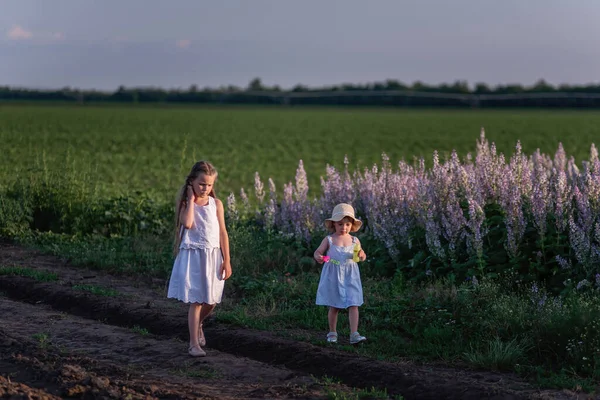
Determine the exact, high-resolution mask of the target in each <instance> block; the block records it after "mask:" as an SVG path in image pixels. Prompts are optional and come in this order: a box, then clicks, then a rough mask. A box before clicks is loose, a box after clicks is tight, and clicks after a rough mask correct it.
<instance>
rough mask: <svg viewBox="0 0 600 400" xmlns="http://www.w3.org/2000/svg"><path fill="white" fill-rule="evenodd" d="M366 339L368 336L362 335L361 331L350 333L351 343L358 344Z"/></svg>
mask: <svg viewBox="0 0 600 400" xmlns="http://www.w3.org/2000/svg"><path fill="white" fill-rule="evenodd" d="M365 340H367V338H366V337H364V336H360V333H358V332H353V333H352V334H351V335H350V344H357V343H360V342H364V341H365Z"/></svg>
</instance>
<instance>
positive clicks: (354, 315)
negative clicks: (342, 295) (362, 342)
mask: <svg viewBox="0 0 600 400" xmlns="http://www.w3.org/2000/svg"><path fill="white" fill-rule="evenodd" d="M348 319H349V320H350V333H351V334H352V333H354V332H356V331H358V307H357V306H352V307H349V308H348Z"/></svg>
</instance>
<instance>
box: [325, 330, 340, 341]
mask: <svg viewBox="0 0 600 400" xmlns="http://www.w3.org/2000/svg"><path fill="white" fill-rule="evenodd" d="M337 338H338V334H337V332H329V333H328V334H327V343H337Z"/></svg>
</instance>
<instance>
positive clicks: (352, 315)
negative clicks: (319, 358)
mask: <svg viewBox="0 0 600 400" xmlns="http://www.w3.org/2000/svg"><path fill="white" fill-rule="evenodd" d="M361 226H362V222H361V221H359V220H358V219H356V218H355V217H354V208H352V206H351V205H350V204H345V203H341V204H338V205H337V206H335V207H334V209H333V213H332V215H331V218H327V219H326V220H325V227H326V228H327V230H328V231H330V232H332V234H331V235H328V236H327V237H325V238H324V239H323V241H322V242H321V244H320V245H319V247H318V248H317V250H316V251H315V254H314V257H315V260H317V262H318V263H319V264H323V263H325V265H324V266H323V270H322V271H321V279H320V280H319V288H318V289H317V305H322V306H329V312H328V314H327V317H328V320H329V333H328V334H327V341H328V342H329V343H336V342H337V337H338V334H337V317H338V313H339V311H340V309H346V308H347V309H348V319H349V320H350V343H351V344H356V343H360V342H362V341H365V340H367V338H366V337H364V336H361V335H360V334H359V333H358V307H359V306H361V305H362V304H363V291H362V283H361V281H360V271H359V269H358V264H357V261H364V260H366V258H367V256H366V254H365V252H364V251H363V250H362V249H361V247H360V241H359V240H358V238H357V237H354V236H352V235H350V232H356V231H358V230H359V229H360V227H361Z"/></svg>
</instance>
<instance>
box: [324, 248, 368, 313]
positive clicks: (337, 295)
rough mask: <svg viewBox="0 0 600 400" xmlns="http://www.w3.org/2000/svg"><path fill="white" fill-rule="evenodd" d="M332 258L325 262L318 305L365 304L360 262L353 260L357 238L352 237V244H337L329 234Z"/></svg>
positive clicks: (343, 305) (328, 253)
mask: <svg viewBox="0 0 600 400" xmlns="http://www.w3.org/2000/svg"><path fill="white" fill-rule="evenodd" d="M327 240H328V241H329V249H328V250H327V255H328V256H329V257H330V260H329V261H327V262H326V263H325V264H323V270H322V271H321V279H320V280H319V288H318V289H317V305H320V306H329V307H335V308H348V307H351V306H361V305H362V304H363V290H362V282H361V280H360V270H359V269H358V264H357V263H356V262H354V261H353V260H352V256H353V254H354V252H353V250H354V244H355V243H356V238H355V237H352V244H351V245H350V246H336V245H334V244H333V242H332V240H331V236H327Z"/></svg>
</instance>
